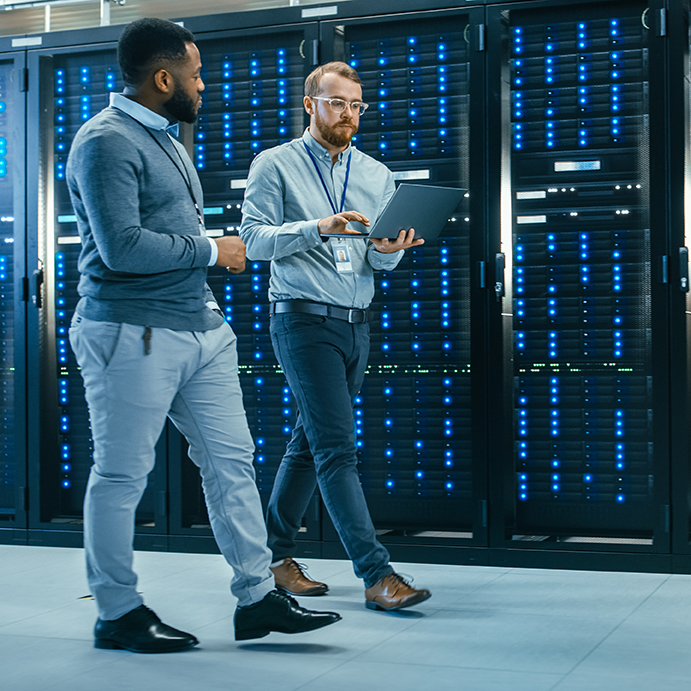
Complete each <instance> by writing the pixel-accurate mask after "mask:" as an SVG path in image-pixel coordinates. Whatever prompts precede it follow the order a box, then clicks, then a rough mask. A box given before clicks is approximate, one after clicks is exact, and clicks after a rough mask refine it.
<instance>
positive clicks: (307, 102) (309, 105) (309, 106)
mask: <svg viewBox="0 0 691 691" xmlns="http://www.w3.org/2000/svg"><path fill="white" fill-rule="evenodd" d="M302 103H303V104H304V106H305V110H306V111H307V112H308V114H309V115H314V101H312V99H311V98H310V97H309V96H305V97H304V98H303V99H302Z"/></svg>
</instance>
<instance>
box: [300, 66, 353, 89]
mask: <svg viewBox="0 0 691 691" xmlns="http://www.w3.org/2000/svg"><path fill="white" fill-rule="evenodd" d="M329 73H333V74H340V75H341V77H345V78H346V79H350V81H351V82H355V83H356V84H362V82H361V81H360V77H358V73H357V72H356V71H355V70H354V69H353V68H352V67H351V66H350V65H346V63H345V62H327V63H326V65H321V66H319V67H317V69H316V70H313V71H312V72H310V74H309V75H308V76H307V79H305V96H316V95H317V94H318V93H319V89H320V86H321V80H322V77H323V76H324V75H325V74H329Z"/></svg>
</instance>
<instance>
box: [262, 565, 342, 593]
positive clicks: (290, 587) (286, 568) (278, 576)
mask: <svg viewBox="0 0 691 691" xmlns="http://www.w3.org/2000/svg"><path fill="white" fill-rule="evenodd" d="M271 571H272V572H273V575H274V579H275V580H276V587H277V588H278V589H279V590H282V591H284V592H286V593H290V594H291V595H324V594H325V593H326V592H328V590H329V586H328V585H326V583H320V582H319V581H313V580H312V579H310V578H307V576H306V575H305V567H304V566H302V564H298V563H297V562H296V561H295V560H294V559H291V558H290V557H287V558H286V559H284V560H283V563H282V564H279V565H278V566H272V567H271Z"/></svg>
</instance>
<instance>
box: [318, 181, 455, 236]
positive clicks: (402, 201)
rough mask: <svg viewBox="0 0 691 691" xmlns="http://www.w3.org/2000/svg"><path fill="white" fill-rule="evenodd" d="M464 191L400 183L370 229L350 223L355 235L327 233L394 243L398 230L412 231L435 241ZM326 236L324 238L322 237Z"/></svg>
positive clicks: (453, 188) (360, 224)
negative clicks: (410, 229)
mask: <svg viewBox="0 0 691 691" xmlns="http://www.w3.org/2000/svg"><path fill="white" fill-rule="evenodd" d="M466 192H467V190H465V189H458V188H456V187H437V186H435V185H411V184H409V183H405V182H404V183H401V184H400V185H399V186H398V188H397V189H396V191H395V192H394V193H393V195H392V197H391V199H389V203H388V204H387V205H386V207H385V208H384V211H383V212H382V214H381V216H379V218H378V219H377V222H376V223H375V224H374V226H373V227H372V228H371V229H370V228H367V227H366V226H363V225H362V223H357V222H355V221H351V222H350V223H349V224H348V227H349V228H352V229H353V230H359V231H360V234H359V235H356V234H355V233H335V234H333V235H332V234H329V235H328V237H330V238H358V237H361V238H367V239H369V238H389V239H390V240H395V239H396V238H397V237H398V233H399V232H400V231H401V230H408V228H414V229H415V237H416V238H423V239H425V240H435V239H436V238H437V237H439V234H440V233H441V231H442V230H443V229H444V226H445V225H446V224H447V222H448V220H449V218H451V216H452V215H453V212H454V211H455V210H456V209H457V208H458V205H459V204H460V203H461V199H463V195H464V194H465V193H466ZM325 237H326V236H325Z"/></svg>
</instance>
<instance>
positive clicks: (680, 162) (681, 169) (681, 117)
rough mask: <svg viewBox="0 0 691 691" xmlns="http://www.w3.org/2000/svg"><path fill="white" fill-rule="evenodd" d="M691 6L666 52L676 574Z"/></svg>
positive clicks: (688, 516)
mask: <svg viewBox="0 0 691 691" xmlns="http://www.w3.org/2000/svg"><path fill="white" fill-rule="evenodd" d="M690 13H691V3H689V2H688V1H687V0H682V1H681V2H678V3H670V7H669V9H668V18H667V31H668V36H669V48H668V50H667V52H666V54H665V71H666V73H667V82H668V94H667V95H666V98H665V103H664V107H665V111H666V112H667V113H668V115H669V124H668V128H667V131H666V145H665V149H666V156H667V158H668V161H669V165H668V170H667V177H666V179H665V189H666V190H667V201H668V204H669V209H670V210H669V214H670V216H669V224H670V229H671V238H670V267H671V272H670V319H671V328H670V348H671V361H672V368H671V372H672V376H671V381H670V389H671V391H670V399H671V400H672V401H673V405H672V410H671V414H670V433H671V459H670V460H671V466H672V469H673V473H674V474H673V481H672V551H673V553H674V554H675V555H678V556H675V557H674V558H673V562H674V563H675V570H679V571H681V572H684V573H688V571H689V569H690V568H691V544H690V542H691V539H690V538H691V501H690V497H689V487H690V483H691V472H690V470H691V447H690V442H691V439H690V438H689V416H690V409H689V403H690V402H691V388H690V387H691V380H690V378H689V375H690V373H691V368H690V367H689V365H690V364H691V363H690V362H689V358H690V357H691V323H690V322H689V316H690V314H691V301H690V297H689V283H688V277H689V267H688V253H689V248H690V247H691V225H690V223H691V205H690V202H691V196H690V194H689V182H690V178H689V173H690V171H691V101H690V93H689V78H690V75H691V64H690V63H689V60H690V53H691V50H690V48H689V41H690V33H689V30H690V24H691V21H690V18H691V15H690Z"/></svg>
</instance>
